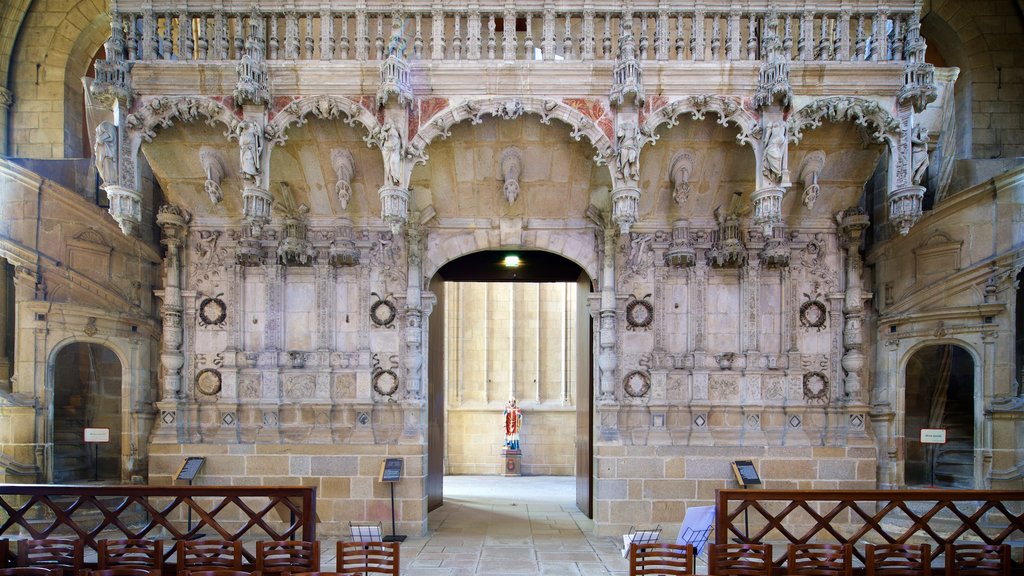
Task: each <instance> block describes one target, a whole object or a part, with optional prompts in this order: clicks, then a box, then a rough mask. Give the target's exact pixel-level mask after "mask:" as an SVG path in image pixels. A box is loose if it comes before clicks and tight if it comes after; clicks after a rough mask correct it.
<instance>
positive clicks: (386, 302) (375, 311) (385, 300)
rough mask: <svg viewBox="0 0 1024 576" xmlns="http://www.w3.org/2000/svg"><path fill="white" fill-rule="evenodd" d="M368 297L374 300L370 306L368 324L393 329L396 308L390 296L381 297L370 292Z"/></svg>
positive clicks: (396, 312)
mask: <svg viewBox="0 0 1024 576" xmlns="http://www.w3.org/2000/svg"><path fill="white" fill-rule="evenodd" d="M370 295H371V296H373V297H374V298H376V301H374V303H373V304H371V305H370V322H372V323H373V324H374V325H375V326H379V327H381V328H394V327H395V317H396V316H397V314H398V308H397V307H396V306H395V303H394V302H393V301H392V296H391V295H390V294H388V295H387V296H381V295H380V294H377V293H376V292H370Z"/></svg>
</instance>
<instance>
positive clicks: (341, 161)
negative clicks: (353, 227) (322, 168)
mask: <svg viewBox="0 0 1024 576" xmlns="http://www.w3.org/2000/svg"><path fill="white" fill-rule="evenodd" d="M331 166H332V167H333V168H334V174H335V175H336V176H337V177H338V183H337V184H335V186H334V189H335V191H336V192H337V193H338V203H339V204H341V209H342V210H348V201H349V200H350V199H351V198H352V176H354V175H355V171H356V164H355V161H354V160H353V159H352V153H351V152H349V151H348V150H346V149H344V148H335V149H334V150H331Z"/></svg>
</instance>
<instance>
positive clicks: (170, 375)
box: [154, 205, 191, 443]
mask: <svg viewBox="0 0 1024 576" xmlns="http://www.w3.org/2000/svg"><path fill="white" fill-rule="evenodd" d="M190 219H191V215H190V214H189V213H188V212H186V211H185V210H183V209H181V208H178V207H177V206H171V205H164V206H161V207H160V211H159V212H158V213H157V216H156V221H157V225H159V226H160V229H161V230H162V231H163V238H162V239H161V240H160V242H161V243H162V244H163V245H164V246H166V247H167V255H166V256H165V257H164V289H163V291H162V292H161V293H159V294H158V295H159V296H162V299H163V305H161V306H160V315H161V319H162V320H163V334H162V337H161V341H162V344H161V345H162V347H161V350H160V363H161V365H162V367H163V386H162V387H161V390H160V398H159V399H158V400H157V402H156V408H157V410H158V411H159V412H160V416H159V418H158V419H157V422H156V425H157V430H156V433H155V434H154V441H155V442H168V443H173V442H176V441H177V437H178V434H177V432H176V430H177V428H178V427H179V425H180V424H181V419H180V418H178V401H179V400H181V397H182V382H181V369H182V367H183V366H184V365H185V354H184V352H183V351H182V349H181V347H182V342H183V341H184V330H183V324H182V309H183V307H184V303H183V301H182V295H181V249H182V247H183V245H184V242H185V236H186V235H187V234H188V222H189V220H190Z"/></svg>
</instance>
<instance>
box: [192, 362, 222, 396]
mask: <svg viewBox="0 0 1024 576" xmlns="http://www.w3.org/2000/svg"><path fill="white" fill-rule="evenodd" d="M220 388H221V377H220V371H218V370H214V369H213V368H206V369H203V370H200V371H199V373H198V374H196V391H197V392H199V393H200V394H202V395H204V396H214V395H216V394H219V393H220Z"/></svg>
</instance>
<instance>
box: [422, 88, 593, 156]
mask: <svg viewBox="0 0 1024 576" xmlns="http://www.w3.org/2000/svg"><path fill="white" fill-rule="evenodd" d="M604 112H605V114H602V115H601V116H597V115H596V112H592V113H591V114H585V113H584V112H582V111H581V110H580V109H579V107H574V106H571V105H569V104H568V103H566V102H565V101H564V100H555V99H552V98H535V97H493V98H479V99H469V100H463V101H461V102H459V103H458V104H454V105H451V104H450V103H449V106H448V107H447V108H445V109H443V110H441V111H440V112H438V113H437V114H435V115H433V116H432V117H431V118H429V119H427V120H426V121H425V122H423V123H422V124H421V125H420V127H419V130H418V131H417V132H416V135H415V136H414V137H413V138H411V139H410V141H409V154H410V155H411V156H413V157H414V158H415V159H416V162H417V163H419V164H423V163H426V161H427V154H426V149H427V147H428V146H429V145H430V143H431V142H433V141H434V139H436V138H438V137H440V138H441V139H445V138H448V137H449V136H451V129H452V127H453V126H455V125H456V124H458V123H460V122H464V121H466V120H469V121H470V123H471V124H479V123H480V122H482V121H483V116H485V115H490V116H493V117H495V118H502V119H505V120H514V119H516V118H519V117H521V116H523V115H524V114H536V115H537V116H540V122H541V124H550V123H551V120H553V119H554V120H559V121H561V122H563V123H565V124H567V125H568V126H569V127H570V128H572V130H571V131H570V132H569V137H570V138H572V139H574V140H576V141H577V142H578V141H580V140H581V139H583V138H584V137H586V138H587V140H588V141H589V142H590V144H591V145H592V146H593V147H594V149H595V151H596V155H595V159H597V160H599V161H601V162H604V161H606V160H607V158H609V157H610V156H611V154H612V150H613V146H612V141H611V134H612V129H613V128H612V119H611V117H610V116H608V115H607V111H606V110H605V111H604ZM595 116H596V117H595Z"/></svg>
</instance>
